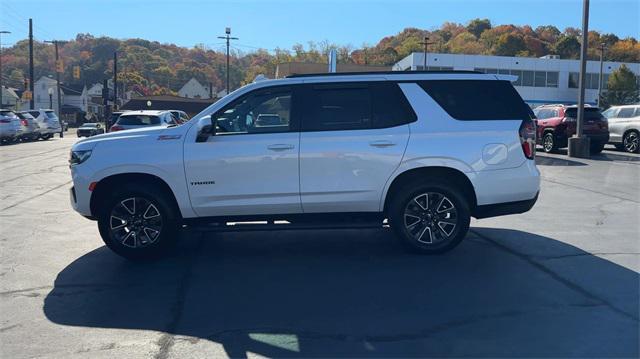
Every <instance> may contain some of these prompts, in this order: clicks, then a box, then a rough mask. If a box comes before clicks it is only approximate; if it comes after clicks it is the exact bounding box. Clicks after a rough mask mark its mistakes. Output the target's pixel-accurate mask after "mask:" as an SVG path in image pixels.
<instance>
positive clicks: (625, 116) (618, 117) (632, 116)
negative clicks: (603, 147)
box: [602, 105, 640, 153]
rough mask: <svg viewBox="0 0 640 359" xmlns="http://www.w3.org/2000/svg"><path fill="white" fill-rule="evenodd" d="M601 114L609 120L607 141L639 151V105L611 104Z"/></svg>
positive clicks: (632, 151)
mask: <svg viewBox="0 0 640 359" xmlns="http://www.w3.org/2000/svg"><path fill="white" fill-rule="evenodd" d="M602 114H603V115H604V117H606V118H607V120H608V121H609V143H611V144H614V145H615V146H616V148H618V149H619V150H624V151H627V152H631V153H640V143H639V139H640V105H626V106H613V107H611V108H609V109H608V110H606V111H604V112H603V113H602Z"/></svg>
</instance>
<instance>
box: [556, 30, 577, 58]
mask: <svg viewBox="0 0 640 359" xmlns="http://www.w3.org/2000/svg"><path fill="white" fill-rule="evenodd" d="M553 49H554V51H555V53H556V54H557V55H560V58H562V59H578V58H580V42H579V41H578V38H576V37H575V36H562V37H560V39H559V40H558V42H556V44H555V46H554V47H553Z"/></svg>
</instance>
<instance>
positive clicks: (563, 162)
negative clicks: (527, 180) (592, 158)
mask: <svg viewBox="0 0 640 359" xmlns="http://www.w3.org/2000/svg"><path fill="white" fill-rule="evenodd" d="M536 165H538V166H588V165H587V164H586V163H584V162H580V161H575V160H567V159H564V158H557V157H548V156H544V155H540V154H536Z"/></svg>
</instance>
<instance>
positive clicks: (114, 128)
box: [109, 125, 124, 132]
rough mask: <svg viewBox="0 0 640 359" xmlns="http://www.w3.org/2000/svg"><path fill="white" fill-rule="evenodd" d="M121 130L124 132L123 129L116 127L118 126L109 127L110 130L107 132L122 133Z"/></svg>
mask: <svg viewBox="0 0 640 359" xmlns="http://www.w3.org/2000/svg"><path fill="white" fill-rule="evenodd" d="M122 130H124V128H123V127H121V126H118V125H113V126H111V128H110V129H109V131H110V132H114V131H122Z"/></svg>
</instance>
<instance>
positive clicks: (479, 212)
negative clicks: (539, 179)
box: [471, 193, 538, 219]
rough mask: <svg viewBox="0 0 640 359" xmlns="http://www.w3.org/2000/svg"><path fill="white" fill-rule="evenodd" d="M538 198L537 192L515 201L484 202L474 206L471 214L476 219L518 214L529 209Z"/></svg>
mask: <svg viewBox="0 0 640 359" xmlns="http://www.w3.org/2000/svg"><path fill="white" fill-rule="evenodd" d="M537 200H538V193H536V195H535V197H533V198H532V199H528V200H524V201H516V202H505V203H495V204H485V205H482V206H478V207H476V209H475V210H474V211H473V213H472V214H471V215H472V216H473V217H475V218H477V219H481V218H490V217H498V216H505V215H508V214H519V213H524V212H527V211H529V210H530V209H531V208H533V205H534V204H536V201H537Z"/></svg>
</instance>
